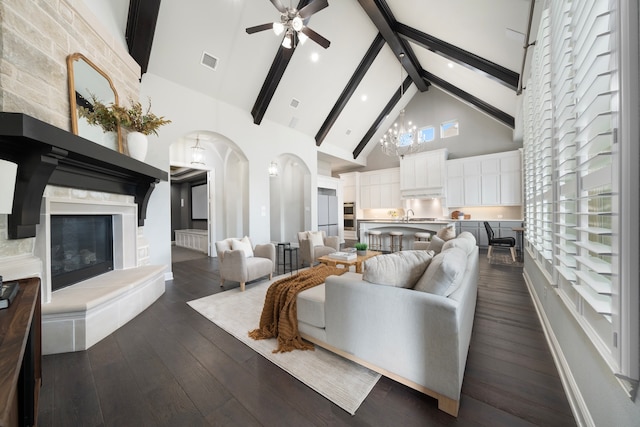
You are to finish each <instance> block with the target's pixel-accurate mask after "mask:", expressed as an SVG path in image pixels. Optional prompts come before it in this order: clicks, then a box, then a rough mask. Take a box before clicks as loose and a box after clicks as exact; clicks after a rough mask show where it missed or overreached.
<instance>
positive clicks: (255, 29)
mask: <svg viewBox="0 0 640 427" xmlns="http://www.w3.org/2000/svg"><path fill="white" fill-rule="evenodd" d="M271 29H273V22H269V23H268V24H262V25H256V26H255V27H249V28H247V33H248V34H253V33H257V32H260V31H265V30H271Z"/></svg>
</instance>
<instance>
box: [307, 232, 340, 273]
mask: <svg viewBox="0 0 640 427" xmlns="http://www.w3.org/2000/svg"><path fill="white" fill-rule="evenodd" d="M298 243H299V245H300V258H301V259H302V263H303V264H309V265H313V264H314V263H315V262H316V260H317V259H318V258H320V257H321V256H324V255H329V254H330V253H333V252H337V251H339V250H340V238H339V237H338V236H326V235H325V233H324V231H300V232H298Z"/></svg>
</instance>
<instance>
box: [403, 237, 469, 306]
mask: <svg viewBox="0 0 640 427" xmlns="http://www.w3.org/2000/svg"><path fill="white" fill-rule="evenodd" d="M466 268H467V254H466V253H465V251H464V250H462V249H460V248H451V249H449V250H447V251H444V252H441V253H439V254H438V255H436V256H435V257H433V259H432V260H431V263H430V264H429V266H428V267H427V269H426V271H425V272H424V274H423V275H422V277H421V278H420V279H419V280H418V282H417V283H416V286H415V287H414V288H413V289H415V290H416V291H421V292H428V293H431V294H436V295H442V296H445V297H448V296H449V295H451V294H452V293H453V291H455V290H456V289H457V288H458V286H460V284H461V283H462V278H463V277H464V271H465V270H466Z"/></svg>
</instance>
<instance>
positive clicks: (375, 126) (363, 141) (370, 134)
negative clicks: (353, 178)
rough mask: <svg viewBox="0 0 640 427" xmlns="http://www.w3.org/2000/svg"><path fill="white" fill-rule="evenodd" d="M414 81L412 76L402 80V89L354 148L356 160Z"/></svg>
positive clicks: (397, 91) (396, 93)
mask: <svg viewBox="0 0 640 427" xmlns="http://www.w3.org/2000/svg"><path fill="white" fill-rule="evenodd" d="M412 83H413V79H411V76H407V78H406V79H404V82H402V90H401V89H400V88H398V90H396V92H395V93H394V94H393V96H392V97H391V99H390V100H389V102H387V105H385V107H384V109H383V110H382V112H381V113H380V114H379V115H378V117H376V119H375V121H374V122H373V124H372V125H371V127H370V128H369V130H368V131H367V133H366V134H365V135H364V136H363V137H362V139H361V140H360V142H359V143H358V146H357V147H356V148H355V150H353V159H354V160H355V159H357V158H358V156H359V155H360V153H361V152H362V150H364V147H366V146H367V144H368V143H369V141H370V140H371V138H373V135H375V133H376V132H377V131H378V129H380V125H382V122H384V120H385V119H386V118H387V116H388V115H389V114H390V113H391V110H393V109H394V108H395V106H396V104H397V103H398V102H399V101H400V99H401V98H402V94H403V93H405V92H406V91H407V89H409V86H411V84H412Z"/></svg>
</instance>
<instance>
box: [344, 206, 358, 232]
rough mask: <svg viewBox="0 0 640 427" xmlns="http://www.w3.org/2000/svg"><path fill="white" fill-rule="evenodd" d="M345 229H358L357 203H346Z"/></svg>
mask: <svg viewBox="0 0 640 427" xmlns="http://www.w3.org/2000/svg"><path fill="white" fill-rule="evenodd" d="M343 214H344V229H345V230H346V231H355V229H356V204H355V203H345V204H344V208H343Z"/></svg>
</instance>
